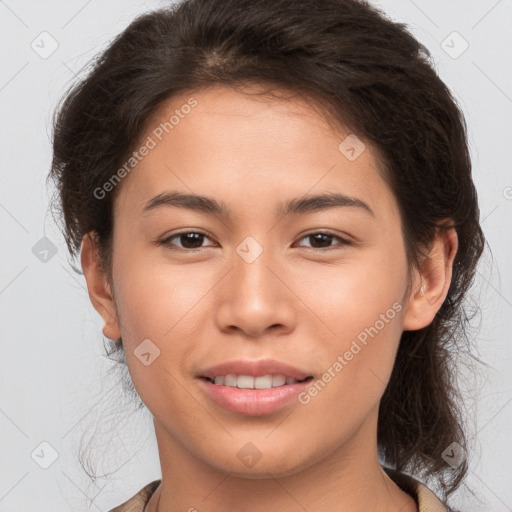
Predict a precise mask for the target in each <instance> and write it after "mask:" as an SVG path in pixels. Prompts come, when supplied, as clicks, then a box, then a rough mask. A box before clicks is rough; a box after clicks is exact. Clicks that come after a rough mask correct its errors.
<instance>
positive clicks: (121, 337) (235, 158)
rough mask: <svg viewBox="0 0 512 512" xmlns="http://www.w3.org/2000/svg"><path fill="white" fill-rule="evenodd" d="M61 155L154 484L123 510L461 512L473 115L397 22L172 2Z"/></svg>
mask: <svg viewBox="0 0 512 512" xmlns="http://www.w3.org/2000/svg"><path fill="white" fill-rule="evenodd" d="M53 142H54V158H53V167H52V177H53V178H54V179H55V180H56V183H57V186H58V191H59V200H60V202H61V208H62V215H63V220H64V233H65V237H66V241H67V244H68V247H69V249H70V252H71V254H72V255H73V256H75V255H78V254H79V253H80V257H81V265H82V269H83V273H84V275H85V278H86V281H87V286H88V290H89V295H90V299H91V302H92V304H93V305H94V307H95V308H96V310H97V311H98V313H99V314H100V315H101V316H102V318H103V320H104V328H103V334H104V335H105V336H106V337H107V338H108V339H109V340H111V342H112V344H113V347H114V350H116V351H118V352H120V353H122V355H123V357H125V361H126V365H127V368H128V370H129V374H130V377H131V380H132V382H133V386H134V389H135V390H136V393H137V395H138V396H139V397H140V399H141V400H142V402H143V403H144V404H145V406H147V408H148V409H149V411H150V412H151V414H152V416H153V418H154V425H155V433H156V438H157V443H158V449H159V455H160V461H161V469H162V478H161V480H157V481H154V482H151V483H150V484H148V485H147V486H146V487H145V488H144V489H142V490H141V491H140V492H139V493H137V495H135V496H134V497H133V498H131V499H130V500H128V501H127V502H126V503H124V504H122V505H120V506H118V507H117V508H115V509H114V510H115V511H118V512H120V511H142V510H144V511H146V512H157V511H158V512H164V511H165V512H177V511H187V510H188V511H193V510H198V511H200V512H203V511H210V512H220V511H225V510H234V511H244V512H256V511H261V510H265V511H280V512H291V511H297V510H307V511H308V512H320V511H324V510H336V511H337V510H339V511H349V510H350V511H368V510H372V511H381V512H384V511H393V512H398V511H401V512H413V511H422V512H425V511H427V510H428V511H430V512H433V511H444V510H450V509H449V507H448V505H447V499H448V496H449V495H450V494H451V493H452V492H453V491H454V490H455V489H457V487H458V486H459V485H460V484H461V482H462V481H463V478H464V476H465V473H466V471H467V464H466V461H465V451H464V447H465V437H464V432H463V429H462V422H461V418H460V414H459V409H458V406H457V404H458V394H457V392H456V390H455V388H454V386H453V384H452V380H453V366H452V356H453V354H454V352H456V351H457V348H458V346H459V344H461V343H464V341H465V340H464V318H465V316H464V310H463V299H464V297H465V294H466V292H467V290H468V288H469V287H470V285H471V282H472V279H473V275H474V272H475V266H476V264H477V261H478V259H479V257H480V255H481V252H482V249H483V244H484V238H483V234H482V231H481V229H480V226H479V223H478V218H479V211H478V204H477V198H476V192H475V188H474V185H473V182H472V179H471V162H470V159H469V152H468V147H467V141H466V128H465V121H464V118H463V116H462V114H461V112H460V110H459V108H458V106H457V105H456V103H455V101H454V99H453V97H452V96H451V94H450V92H449V90H448V89H447V87H446V86H445V85H444V84H443V82H442V81H441V80H440V79H439V77H438V76H437V74H436V73H435V71H434V70H433V68H432V66H431V64H430V61H429V53H428V51H427V50H426V49H425V48H424V47H423V46H422V45H421V44H420V43H419V42H418V41H417V40H415V39H414V38H413V37H412V36H411V34H410V33H409V32H408V31H407V29H406V28H405V27H404V26H403V25H401V24H398V23H395V22H393V21H391V20H389V19H388V18H386V17H385V16H384V15H383V14H382V13H380V12H379V11H377V10H376V9H375V8H373V7H371V6H370V5H368V4H366V3H364V2H360V1H356V0H324V1H322V2H317V1H315V0H296V1H290V0H274V1H272V2H266V1H264V0H186V1H184V2H182V3H180V4H179V5H177V6H173V7H169V8H166V9H162V10H159V11H155V12H152V13H148V14H145V15H143V16H141V17H140V18H138V19H136V20H135V21H134V22H133V23H132V24H131V25H130V26H129V27H128V28H127V29H126V30H125V31H124V32H123V33H122V34H120V35H119V36H118V37H117V38H116V39H115V40H114V41H113V43H112V44H111V45H110V46H109V48H108V49H107V50H106V51H105V52H104V53H103V54H102V55H100V56H99V58H98V59H97V62H96V63H95V66H94V68H93V69H92V71H91V72H90V73H89V75H88V76H87V77H86V78H85V79H84V80H82V81H81V82H80V83H79V84H77V85H75V86H74V87H73V88H72V89H71V90H70V92H69V93H68V95H67V97H66V98H65V101H63V103H62V105H61V106H60V108H59V110H58V112H57V115H56V119H55V132H54V141H53ZM426 484H430V488H432V489H433V490H431V489H430V488H429V487H427V485H426ZM434 490H435V493H434Z"/></svg>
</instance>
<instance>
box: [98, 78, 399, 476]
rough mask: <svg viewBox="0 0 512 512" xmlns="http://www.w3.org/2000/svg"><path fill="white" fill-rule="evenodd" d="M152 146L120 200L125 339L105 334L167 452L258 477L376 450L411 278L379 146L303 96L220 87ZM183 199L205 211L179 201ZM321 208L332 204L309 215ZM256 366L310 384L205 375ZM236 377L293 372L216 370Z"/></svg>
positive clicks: (118, 267)
mask: <svg viewBox="0 0 512 512" xmlns="http://www.w3.org/2000/svg"><path fill="white" fill-rule="evenodd" d="M196 102H197V103H196ZM185 105H188V106H189V107H190V108H188V107H186V106H185ZM173 115H174V116H175V117H174V118H172V121H169V120H170V118H171V116H173ZM177 119H178V121H176V120H177ZM166 122H167V123H168V124H167V125H165V123H166ZM161 123H162V124H161ZM164 126H166V128H163V127H164ZM166 130H167V132H168V133H167V132H166ZM148 136H149V137H150V139H151V140H150V139H148ZM347 136H348V139H347V138H346V137H347ZM340 144H341V145H340ZM143 145H145V146H146V147H147V150H146V151H145V150H142V151H140V154H139V157H140V162H139V163H138V164H137V165H136V167H135V168H134V169H133V170H132V171H131V172H130V173H129V175H128V176H127V177H125V178H124V180H125V182H124V183H123V187H122V189H121V190H120V194H119V195H118V197H117V198H116V203H115V227H114V245H113V247H114V252H113V292H114V298H115V304H116V309H117V314H118V317H119V328H120V330H119V331H116V329H117V327H116V326H110V328H109V329H110V331H108V332H106V334H107V335H108V336H109V337H115V336H117V335H121V336H122V338H123V342H124V347H125V352H126V358H127V363H128V367H129V371H130V374H131V377H132V379H133V382H134V385H135V387H136V389H137V391H138V393H139V395H140V397H141V398H142V400H143V401H144V402H145V404H146V405H147V407H148V408H149V410H150V411H151V413H152V414H153V416H154V419H155V426H156V429H157V434H158V436H159V442H161V443H162V444H164V443H165V444H166V446H167V447H168V449H169V450H174V453H177V452H181V453H187V454H189V455H191V456H193V457H194V458H195V459H196V460H199V461H202V462H204V463H206V464H208V465H209V466H211V467H214V468H217V469H219V470H223V471H228V472H231V473H232V474H234V475H245V476H249V475H250V476H252V477H257V476H258V475H265V474H266V472H270V473H272V474H274V475H275V474H281V475H283V476H284V475H286V474H292V473H294V472H296V471H299V470H300V469H304V468H306V467H308V466H311V465H312V464H314V463H315V462H317V461H319V460H321V459H324V458H325V457H327V456H328V455H329V456H330V455H332V454H334V453H338V454H340V456H347V457H349V456H350V454H351V453H353V454H356V453H361V450H363V451H364V449H365V448H364V447H366V449H367V448H368V446H374V443H375V428H376V421H377V410H378V404H379V400H380V399H381V396H382V394H383V392H384V389H385V386H386V384H387V382H388V379H389V377H390V373H391V370H392V366H393V362H394V357H395V353H396V350H397V347H398V342H399V339H400V335H401V332H402V330H403V329H404V326H405V324H404V321H405V316H406V306H407V304H406V303H404V301H407V297H405V293H406V287H407V265H406V255H405V249H404V241H403V238H402V232H401V221H400V216H399V212H398V208H397V203H396V201H395V199H394V197H393V196H392V193H391V191H390V189H389V188H388V186H387V185H386V183H385V181H384V180H383V179H382V177H381V174H380V171H379V163H378V161H377V157H376V154H375V153H374V152H373V151H372V148H371V147H370V146H368V145H366V147H364V146H363V145H362V143H361V141H359V140H358V139H355V138H353V136H350V132H346V133H339V134H336V133H333V132H332V131H331V130H330V128H329V126H328V125H327V124H326V122H325V120H323V118H322V117H321V116H320V115H319V114H318V113H317V112H315V111H313V110H311V109H309V108H308V107H307V105H306V104H305V103H302V102H301V101H299V100H292V101H283V100H271V99H269V98H268V97H266V99H265V101H263V98H262V97H259V98H256V97H250V96H247V95H244V94H241V93H238V92H235V91H233V90H231V89H229V88H226V87H222V86H215V87H210V88H208V89H204V90H202V91H200V92H197V93H194V94H191V95H182V96H180V97H175V98H173V99H172V101H170V102H168V103H167V104H166V107H165V108H164V109H161V110H160V111H159V113H158V115H157V116H155V117H154V118H153V119H152V120H151V122H150V123H149V124H148V128H147V132H146V133H145V134H144V136H143V138H142V141H141V144H140V146H143ZM142 153H146V156H142ZM169 194H186V195H190V196H201V197H204V198H207V201H208V203H206V202H203V203H201V202H200V201H199V200H193V201H192V200H189V202H188V204H189V207H186V206H185V205H184V204H183V202H181V203H180V204H178V203H179V202H178V203H175V204H174V205H173V204H171V203H172V202H171V201H170V200H169V201H165V199H162V197H163V196H164V195H169ZM336 194H338V195H339V196H340V197H338V198H335V196H334V195H336ZM317 195H318V196H325V197H324V199H325V198H327V197H328V196H332V197H333V199H332V201H331V202H330V203H329V202H325V201H324V199H319V200H318V201H313V202H310V198H312V197H313V196H317ZM341 196H346V197H348V198H351V200H353V201H348V200H345V201H343V199H342V197H341ZM155 197H160V198H161V199H162V200H160V201H155V199H154V198H155ZM200 205H202V207H199V206H200ZM212 205H219V206H220V207H222V211H221V210H220V209H219V211H217V210H216V207H215V208H214V207H212ZM286 205H291V207H289V208H287V206H286ZM224 210H225V211H224ZM180 233H181V234H184V233H196V234H195V235H194V234H191V235H189V236H188V237H187V236H179V234H180ZM322 233H324V235H322ZM315 235H316V236H315ZM148 340H149V341H148ZM260 360H274V361H277V362H280V363H284V364H286V365H289V366H291V367H293V368H295V369H297V370H298V371H299V372H300V373H301V374H302V376H310V377H312V379H310V380H309V381H307V382H306V383H303V384H300V383H299V384H288V385H286V384H285V387H281V388H280V389H277V388H273V391H268V390H267V391H254V390H252V391H247V390H245V391H237V390H236V389H234V388H229V387H226V386H221V385H220V384H218V385H216V384H212V383H208V382H207V381H206V379H205V378H204V377H205V374H207V373H209V372H208V369H210V368H212V367H213V366H216V365H219V364H223V363H232V362H237V361H242V362H249V363H250V362H255V361H260ZM251 370H253V371H252V372H251ZM288 370H290V369H289V368H288ZM226 372H227V373H235V374H238V375H239V374H242V375H245V374H249V375H250V374H251V373H253V374H255V375H257V376H258V375H264V374H267V373H270V374H273V375H279V374H283V375H285V374H286V373H289V374H292V373H294V372H295V371H294V370H290V371H289V372H287V370H284V369H282V368H272V367H265V366H261V367H254V368H251V367H250V366H249V367H247V368H241V369H240V368H239V369H236V368H235V371H234V372H230V371H229V368H227V369H218V370H213V373H217V374H218V376H222V375H224V374H225V373H226ZM295 373H297V372H295ZM298 375H299V374H298V373H297V375H296V376H298ZM210 376H211V374H210ZM285 376H286V375H285ZM288 376H291V375H288ZM236 378H237V377H235V379H236ZM279 379H280V377H276V378H275V381H276V383H277V384H279ZM235 382H237V383H238V385H242V386H244V385H246V384H244V383H247V382H249V384H247V385H251V384H250V379H244V378H242V379H240V380H235ZM258 382H259V383H260V384H262V383H263V385H265V383H267V385H268V381H265V379H259V381H258ZM241 383H242V384H241ZM286 386H288V387H286ZM214 387H215V389H214ZM276 389H277V391H276ZM314 389H316V392H315V390H314ZM237 393H238V394H237ZM219 394H220V395H222V396H224V397H225V402H222V399H218V400H220V401H218V400H217V399H214V398H213V397H214V396H217V395H219ZM277 394H282V395H284V396H285V398H282V397H281V399H280V400H279V399H276V398H275V397H276V395H277ZM265 397H266V398H265ZM221 402H222V403H221ZM269 404H270V405H269ZM164 438H165V439H164ZM368 443H370V444H368Z"/></svg>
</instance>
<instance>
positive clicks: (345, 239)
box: [158, 228, 354, 252]
mask: <svg viewBox="0 0 512 512" xmlns="http://www.w3.org/2000/svg"><path fill="white" fill-rule="evenodd" d="M189 233H195V234H199V235H203V236H204V237H205V238H209V239H210V240H212V241H214V242H215V238H214V237H213V235H211V234H210V233H208V232H207V231H205V230H202V229H198V228H185V229H182V230H180V231H177V232H176V233H171V234H169V235H167V236H166V237H165V238H163V239H162V240H160V241H159V242H158V244H159V245H167V246H169V247H170V246H171V245H174V244H171V243H170V240H171V239H172V238H175V237H178V236H180V235H186V234H189ZM320 234H322V235H327V236H330V237H332V238H337V239H338V240H339V243H338V245H334V246H330V247H320V248H319V247H307V246H300V247H303V248H306V249H311V250H313V251H319V252H325V251H329V250H335V249H339V248H340V246H341V247H343V246H346V245H352V244H353V243H354V242H353V241H352V240H351V237H350V236H348V235H347V236H342V235H340V234H337V233H333V232H331V231H330V230H328V229H321V228H319V229H316V230H312V231H309V232H306V233H302V234H301V235H299V236H298V238H297V239H296V240H297V241H301V240H303V239H304V238H307V237H310V236H313V235H320ZM215 243H216V242H215ZM172 248H173V249H175V250H178V251H183V252H198V251H201V250H203V249H207V248H208V247H197V248H194V249H187V248H182V247H179V246H177V247H172Z"/></svg>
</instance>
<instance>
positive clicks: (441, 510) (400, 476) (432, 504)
mask: <svg viewBox="0 0 512 512" xmlns="http://www.w3.org/2000/svg"><path fill="white" fill-rule="evenodd" d="M383 469H384V471H385V472H386V474H387V475H388V476H389V477H390V478H391V480H393V482H395V484H396V485H398V487H400V488H401V489H402V490H403V491H405V492H406V493H408V494H410V495H411V496H412V497H413V498H414V499H415V500H416V503H417V505H418V510H419V512H456V511H455V510H453V509H451V508H449V507H448V505H446V504H445V503H443V502H442V501H441V500H440V499H439V498H438V497H437V496H436V494H435V493H434V492H433V491H432V490H431V489H429V488H428V487H427V486H426V485H425V484H423V483H422V482H420V481H419V480H416V479H415V478H413V477H412V476H410V475H407V474H406V473H402V472H400V471H396V470H394V469H390V468H386V467H383Z"/></svg>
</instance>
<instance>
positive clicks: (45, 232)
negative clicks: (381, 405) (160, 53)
mask: <svg viewBox="0 0 512 512" xmlns="http://www.w3.org/2000/svg"><path fill="white" fill-rule="evenodd" d="M375 4H376V5H378V6H379V7H381V8H383V9H384V10H386V11H387V12H388V13H389V14H390V15H391V16H392V17H393V18H394V19H396V20H399V21H402V22H405V23H407V24H408V25H409V26H410V28H411V30H412V32H413V33H414V34H415V35H416V37H418V38H419V39H420V40H421V41H422V42H423V43H424V44H425V45H426V46H427V47H428V48H429V49H430V50H431V52H432V53H433V56H434V59H435V61H436V66H437V70H438V72H439V74H440V76H441V78H442V79H443V80H444V81H445V82H446V83H447V84H448V86H449V87H450V88H451V89H452V90H453V91H454V93H455V95H456V97H457V99H458V101H459V102H460V104H461V105H462V108H463V110H464V112H465V114H466V119H467V123H468V126H469V139H470V145H471V152H472V158H473V166H474V180H475V182H476V185H477V189H478V192H479V200H480V206H481V220H482V225H483V229H484V231H485V234H486V236H487V240H488V243H489V245H490V247H491V249H492V256H491V255H490V253H489V252H488V251H486V254H485V255H484V258H483V261H482V263H481V265H480V267H479V271H478V276H477V280H476V283H475V286H474V287H473V297H474V300H475V301H476V302H477V303H478V304H479V305H480V307H481V315H480V316H478V317H476V318H475V320H474V321H473V325H474V328H475V330H476V331H475V336H476V342H477V345H478V355H479V356H480V357H481V358H482V359H483V361H484V362H485V363H487V364H488V368H485V367H481V369H480V372H481V373H480V376H479V377H478V378H477V381H476V384H477V387H473V388H471V389H469V392H468V395H467V397H468V398H467V407H468V422H469V427H470V435H471V437H472V438H473V439H475V442H474V443H473V445H472V446H471V447H470V450H468V457H469V459H470V461H471V471H470V474H469V479H468V485H470V486H471V487H472V488H473V489H474V490H475V491H476V492H477V498H478V499H477V498H473V497H472V496H471V495H469V494H468V493H467V492H465V491H462V492H460V493H459V494H458V498H457V501H456V502H455V504H457V505H458V506H460V507H461V509H463V510H471V511H473V510H475V511H476V510H492V511H494V512H500V511H510V510H512V457H511V456H512V450H511V446H512V442H511V436H510V432H511V428H510V427H511V426H512V422H511V419H512V404H511V401H512V379H511V378H510V375H511V370H510V367H511V363H512V357H511V352H512V349H511V344H510V331H511V327H512V321H511V319H512V286H511V282H512V279H511V270H512V266H511V264H510V262H511V256H512V250H511V246H512V243H511V238H512V237H511V231H510V224H509V222H508V221H509V219H510V218H511V215H512V173H511V171H510V168H511V167H510V161H511V156H510V148H511V145H512V144H511V141H512V129H511V119H512V116H511V114H512V71H511V66H510V62H512V30H511V26H512V2H511V1H510V0H500V1H496V0H481V1H476V0H473V1H471V2H468V1H463V0H458V1H450V2H447V1H444V0H436V1H426V0H416V1H412V0H396V1H378V2H377V1H376V2H375ZM161 5H163V2H157V1H155V0H153V1H149V0H148V1H146V2H137V1H133V0H132V1H121V0H115V1H99V0H89V1H82V0H81V1H78V0H68V1H60V2H58V1H55V0H54V1H46V2H37V1H28V0H23V1H16V0H7V1H6V2H3V1H1V0H0V38H1V53H0V105H1V116H0V123H1V135H2V136H1V139H0V140H1V153H0V154H1V165H0V169H1V170H0V173H1V174H0V175H1V187H0V234H1V242H2V243H1V245H0V258H1V261H0V326H1V330H0V336H1V356H0V433H1V435H0V464H1V467H0V469H1V473H0V511H2V512H17V511H19V512H21V511H23V512H27V511H35V510H37V511H38V512H50V511H51V512H54V511H55V510H59V511H60V512H66V511H81V510H94V511H106V510H109V509H110V508H111V507H113V506H115V505H118V504H119V503H121V502H122V501H124V500H126V499H127V498H128V497H130V496H132V495H133V494H134V493H135V492H137V491H138V490H139V489H140V488H141V487H142V486H143V485H145V484H146V483H148V482H149V481H151V480H153V479H156V478H159V477H160V468H159V461H158V452H157V449H156V443H155V440H154V432H153V427H152V423H151V421H150V416H149V415H148V414H147V412H146V413H144V414H142V415H141V414H139V415H137V414H133V411H132V410H131V409H130V406H129V401H127V400H126V399H123V390H122V389H120V386H119V384H118V383H117V381H116V379H115V378H113V376H112V375H109V374H107V370H108V369H109V368H110V366H111V364H110V363H109V362H108V361H107V360H106V359H105V358H104V357H102V354H103V345H102V335H101V327H102V323H101V321H100V319H99V317H98V315H97V314H96V312H95V311H94V310H93V309H92V306H91V305H90V303H89V300H88V296H87V293H86V289H85V287H84V286H85V281H84V279H83V277H81V276H78V275H76V274H75V273H73V271H72V270H71V269H70V267H69V264H68V261H67V254H66V249H65V246H64V243H63V240H62V237H61V236H60V233H59V231H58V230H57V228H56V227H55V226H54V224H53V222H52V218H51V216H50V215H49V214H48V199H49V194H50V192H51V190H47V188H46V186H45V178H46V175H47V172H48V169H49V164H50V158H51V146H50V133H51V122H50V119H51V113H52V111H53V109H54V107H55V106H56V104H57V101H58V99H59V98H60V97H61V96H62V94H63V93H64V91H65V89H66V88H67V87H68V85H69V84H70V83H71V81H72V80H73V78H74V75H75V74H77V73H78V72H79V71H80V69H81V67H82V66H83V65H84V64H85V63H86V62H87V61H88V60H89V59H90V58H91V57H92V56H93V55H94V54H96V53H97V52H99V51H100V50H102V49H103V48H105V46H106V44H107V43H108V42H109V41H110V40H111V39H112V38H113V37H114V36H115V35H116V34H118V33H119V32H121V31H122V30H123V29H124V28H125V27H126V26H127V25H128V24H129V22H130V21H131V20H132V19H133V17H134V16H135V15H136V14H138V13H141V12H143V11H146V10H149V9H153V8H157V7H159V6H161ZM43 31H47V32H48V33H49V34H51V36H52V37H53V38H54V39H55V40H56V41H57V42H58V48H57V49H56V51H55V52H54V53H53V54H52V55H50V56H48V57H47V58H42V57H41V56H40V55H39V54H38V53H36V51H34V50H33V49H32V47H31V44H32V42H33V41H34V40H35V43H34V44H39V47H40V50H39V51H40V52H42V51H43V48H42V46H43V43H41V37H48V36H40V34H41V32H43ZM454 31H456V32H457V33H458V34H459V35H457V34H455V35H453V34H452V33H453V32H454ZM447 38H448V39H447ZM462 38H463V39H462ZM443 41H445V42H444V43H443ZM464 41H467V43H468V44H469V47H468V48H467V50H466V51H464V52H463V53H462V54H461V55H458V53H460V51H461V50H462V49H463V48H464V46H463V45H464V44H465V43H464ZM49 44H50V40H49V39H46V40H45V43H44V48H45V49H46V50H48V49H49V48H50V46H49ZM445 49H446V51H445ZM449 53H451V55H450V54H449ZM454 57H457V58H454ZM43 236H46V237H47V238H48V239H50V240H51V241H52V242H53V244H55V246H56V249H57V253H56V254H55V255H54V256H52V254H51V252H50V253H48V254H47V256H46V257H47V261H46V262H43V261H41V260H40V258H41V257H44V254H43V253H41V251H39V257H37V256H36V254H34V252H33V251H32V248H33V247H34V246H35V244H36V243H38V242H39V241H40V239H41V238H42V237H43ZM36 247H38V246H36ZM36 252H37V250H36ZM472 373H473V372H467V374H472ZM462 383H463V384H464V386H465V387H467V385H468V383H469V384H471V379H464V380H463V382H462ZM471 396H476V401H474V402H472V401H471ZM123 411H126V412H125V413H123ZM116 417H117V419H115V418H116ZM92 435H94V440H93V444H92V445H91V450H92V451H91V458H92V462H93V466H92V467H93V469H94V470H95V471H96V473H98V474H100V475H104V477H102V478H99V479H98V480H97V481H95V482H92V481H91V480H90V479H89V478H88V477H87V475H86V474H85V473H84V472H83V470H82V468H81V467H80V465H79V463H78V460H77V454H78V448H79V444H80V440H81V439H82V436H84V438H83V439H84V442H85V443H87V441H88V440H89V439H90V438H91V436H92ZM43 442H46V443H49V445H51V447H50V446H48V445H46V444H43V445H41V443H43ZM53 450H55V452H56V454H54V452H53ZM52 455H56V456H57V458H56V460H55V461H54V462H53V464H51V465H50V466H49V467H48V469H43V468H42V467H41V465H43V466H44V465H45V464H49V463H50V462H52ZM96 463H97V464H96ZM95 464H96V465H95ZM206 509H207V503H206V504H205V510H206Z"/></svg>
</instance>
